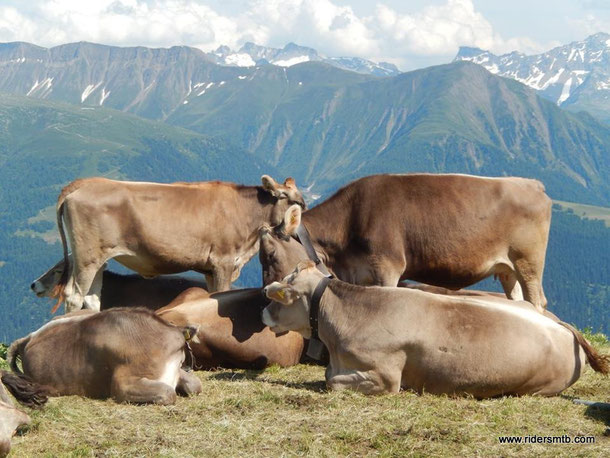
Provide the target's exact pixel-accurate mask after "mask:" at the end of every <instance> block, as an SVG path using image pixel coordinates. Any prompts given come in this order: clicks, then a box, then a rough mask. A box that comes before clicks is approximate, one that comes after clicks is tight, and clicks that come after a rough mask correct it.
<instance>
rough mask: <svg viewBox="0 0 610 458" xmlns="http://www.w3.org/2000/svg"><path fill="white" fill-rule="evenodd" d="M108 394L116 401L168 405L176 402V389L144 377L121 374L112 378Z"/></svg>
mask: <svg viewBox="0 0 610 458" xmlns="http://www.w3.org/2000/svg"><path fill="white" fill-rule="evenodd" d="M110 396H112V398H113V399H114V400H115V401H117V402H133V403H136V404H145V403H146V404H149V403H150V404H162V405H169V404H174V403H175V402H176V390H175V389H174V388H172V387H171V386H169V385H167V384H166V383H163V382H159V381H157V380H150V379H148V378H146V377H135V376H121V375H117V374H115V375H114V376H113V378H112V386H111V388H110Z"/></svg>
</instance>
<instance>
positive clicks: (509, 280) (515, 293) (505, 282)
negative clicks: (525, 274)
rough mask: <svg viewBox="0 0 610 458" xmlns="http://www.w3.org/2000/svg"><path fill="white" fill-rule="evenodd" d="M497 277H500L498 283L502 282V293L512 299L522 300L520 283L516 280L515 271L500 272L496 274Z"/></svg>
mask: <svg viewBox="0 0 610 458" xmlns="http://www.w3.org/2000/svg"><path fill="white" fill-rule="evenodd" d="M498 278H499V279H500V283H502V289H504V294H506V297H507V298H509V299H512V300H513V301H522V300H523V291H522V290H521V285H520V284H519V282H518V281H517V275H515V272H513V271H512V270H511V271H508V272H502V273H500V274H498Z"/></svg>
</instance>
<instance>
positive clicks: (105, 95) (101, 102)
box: [100, 86, 112, 106]
mask: <svg viewBox="0 0 610 458" xmlns="http://www.w3.org/2000/svg"><path fill="white" fill-rule="evenodd" d="M110 92H112V91H108V92H106V86H104V87H103V88H102V95H101V97H100V106H102V105H103V104H104V102H105V101H106V99H107V98H108V96H109V95H110Z"/></svg>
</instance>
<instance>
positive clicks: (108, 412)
mask: <svg viewBox="0 0 610 458" xmlns="http://www.w3.org/2000/svg"><path fill="white" fill-rule="evenodd" d="M596 340H597V344H596V345H597V346H598V348H602V349H603V351H604V352H605V353H610V344H608V342H607V341H605V339H604V338H598V339H596ZM198 375H199V376H200V378H201V380H202V382H203V389H204V391H203V394H202V395H200V396H198V397H195V398H190V399H184V398H181V399H179V400H178V402H177V404H176V405H174V406H169V407H163V406H137V405H120V404H116V403H114V402H113V401H96V400H91V399H84V398H80V397H76V396H69V397H63V398H54V399H51V400H50V401H49V403H48V405H47V406H46V407H45V408H44V409H43V410H39V411H33V410H31V411H29V412H28V413H29V414H30V416H31V417H32V424H31V425H30V426H29V427H27V429H25V430H24V431H22V432H21V434H20V435H18V436H16V437H15V438H14V439H13V450H12V455H11V456H14V457H33V456H36V457H38V456H48V457H56V456H73V457H89V456H91V457H94V456H95V457H97V456H129V457H131V456H167V457H170V456H171V457H175V456H179V457H180V456H184V457H189V456H223V457H226V456H248V457H250V456H273V457H276V456H305V455H307V456H328V457H334V456H365V455H367V456H370V455H372V456H405V455H412V456H505V457H510V456H519V457H521V456H570V457H577V456H583V457H584V456H587V457H591V456H610V437H609V434H610V433H609V432H608V427H609V426H610V412H602V411H600V410H597V409H594V408H591V407H586V406H583V405H577V404H574V403H573V402H572V398H581V399H588V400H595V401H603V402H610V379H609V378H607V377H602V376H601V375H599V374H596V373H594V372H593V371H592V370H591V369H590V368H588V369H587V371H586V373H585V374H584V376H583V377H582V378H581V379H580V380H579V381H578V382H577V383H576V384H575V385H574V386H573V387H571V388H570V389H568V390H566V391H565V392H564V394H563V395H562V396H561V397H554V398H540V397H529V396H526V397H522V398H499V399H491V400H485V401H477V400H474V399H470V398H451V397H444V396H440V397H439V396H432V395H427V394H424V395H417V394H415V393H412V392H409V391H406V392H402V393H400V394H399V395H385V396H376V397H366V396H363V395H360V394H358V393H353V392H327V391H326V390H325V384H324V370H323V368H321V367H315V366H306V365H299V366H295V367H291V368H278V367H272V368H270V369H268V370H266V371H263V372H258V371H243V370H235V371H233V370H218V371H214V372H199V373H198ZM564 434H565V435H568V436H569V437H570V438H571V439H572V441H573V440H574V437H575V436H577V435H584V436H593V437H594V438H595V444H569V445H568V444H523V445H514V444H510V445H508V444H500V443H499V439H498V437H499V436H500V435H517V436H524V435H528V436H530V435H537V436H561V435H564Z"/></svg>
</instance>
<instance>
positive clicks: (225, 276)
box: [208, 265, 234, 293]
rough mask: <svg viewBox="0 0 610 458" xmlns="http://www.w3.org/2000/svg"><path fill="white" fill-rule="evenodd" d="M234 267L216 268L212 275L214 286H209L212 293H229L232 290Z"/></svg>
mask: <svg viewBox="0 0 610 458" xmlns="http://www.w3.org/2000/svg"><path fill="white" fill-rule="evenodd" d="M233 268H234V266H233V265H229V266H219V267H215V268H214V270H213V273H212V276H213V286H210V285H208V287H209V288H211V289H208V291H209V292H210V293H216V292H218V291H228V290H230V289H231V276H232V274H233Z"/></svg>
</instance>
